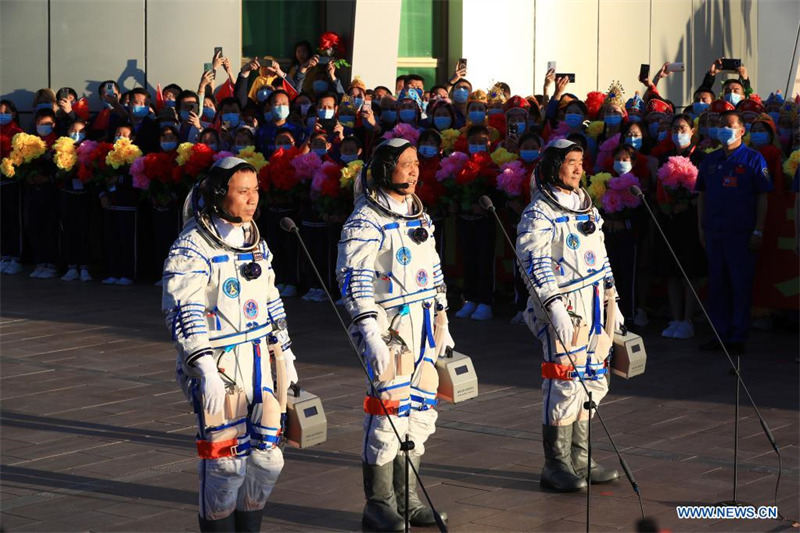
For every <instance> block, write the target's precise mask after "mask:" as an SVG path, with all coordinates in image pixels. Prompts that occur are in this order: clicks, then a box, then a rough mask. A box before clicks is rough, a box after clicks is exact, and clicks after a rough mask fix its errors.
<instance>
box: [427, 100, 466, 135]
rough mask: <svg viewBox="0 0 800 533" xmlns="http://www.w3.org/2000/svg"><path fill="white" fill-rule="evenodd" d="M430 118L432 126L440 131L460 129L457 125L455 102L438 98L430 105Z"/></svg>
mask: <svg viewBox="0 0 800 533" xmlns="http://www.w3.org/2000/svg"><path fill="white" fill-rule="evenodd" d="M427 114H428V119H429V120H430V123H431V127H432V128H433V129H435V130H436V131H438V132H440V133H441V132H442V131H444V130H449V129H458V127H457V125H456V112H455V109H454V108H453V104H451V103H449V102H446V101H444V100H436V101H434V102H432V103H431V104H430V105H429V106H428V113H427Z"/></svg>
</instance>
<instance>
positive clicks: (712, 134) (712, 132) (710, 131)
mask: <svg viewBox="0 0 800 533" xmlns="http://www.w3.org/2000/svg"><path fill="white" fill-rule="evenodd" d="M706 134H707V135H708V137H709V138H710V139H715V140H719V128H718V127H716V126H712V127H710V128H707V129H706Z"/></svg>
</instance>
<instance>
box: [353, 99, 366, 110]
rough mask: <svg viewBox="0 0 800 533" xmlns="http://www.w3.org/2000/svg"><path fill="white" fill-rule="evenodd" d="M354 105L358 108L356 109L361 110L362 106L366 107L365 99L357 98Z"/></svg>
mask: <svg viewBox="0 0 800 533" xmlns="http://www.w3.org/2000/svg"><path fill="white" fill-rule="evenodd" d="M353 105H354V106H356V109H361V106H362V105H364V99H363V98H361V97H360V96H356V97H354V98H353Z"/></svg>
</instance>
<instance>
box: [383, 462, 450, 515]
mask: <svg viewBox="0 0 800 533" xmlns="http://www.w3.org/2000/svg"><path fill="white" fill-rule="evenodd" d="M421 459H422V458H421V457H420V456H419V455H413V454H412V455H411V457H410V460H411V462H412V463H413V464H414V468H415V469H416V470H417V472H419V463H420V460H421ZM394 496H395V498H396V499H397V512H398V513H399V514H400V516H401V517H403V518H404V519H405V506H406V457H405V453H399V454H397V457H395V458H394ZM439 515H440V516H441V517H442V521H446V520H447V513H439ZM408 522H409V523H410V524H411V525H412V526H418V527H425V526H435V525H436V517H435V516H434V514H433V509H431V508H430V507H428V506H427V505H425V504H424V503H422V501H421V500H420V499H419V495H418V494H417V476H415V475H414V472H413V471H412V470H411V469H410V468H409V471H408Z"/></svg>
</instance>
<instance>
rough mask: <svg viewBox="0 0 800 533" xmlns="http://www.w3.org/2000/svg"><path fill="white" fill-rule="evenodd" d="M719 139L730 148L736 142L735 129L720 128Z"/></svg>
mask: <svg viewBox="0 0 800 533" xmlns="http://www.w3.org/2000/svg"><path fill="white" fill-rule="evenodd" d="M717 138H718V139H719V142H721V143H722V144H724V145H725V146H730V145H732V144H733V143H735V142H736V130H735V129H733V128H720V129H719V131H718V132H717Z"/></svg>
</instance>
